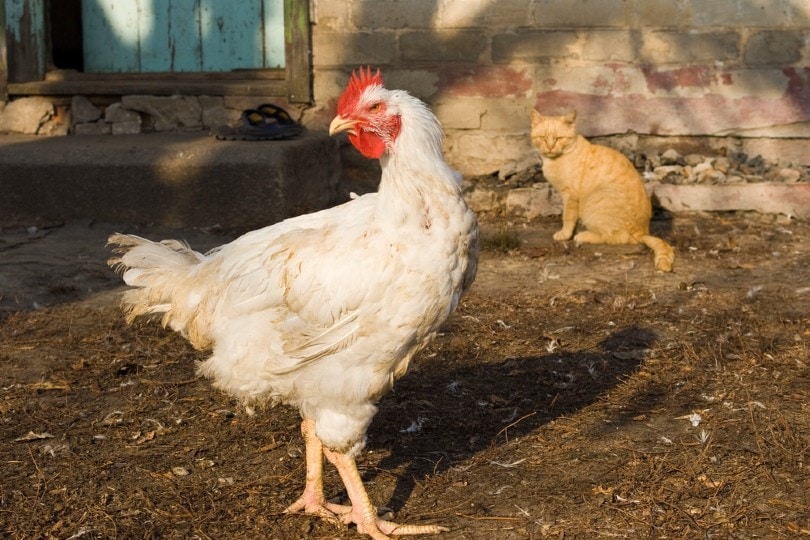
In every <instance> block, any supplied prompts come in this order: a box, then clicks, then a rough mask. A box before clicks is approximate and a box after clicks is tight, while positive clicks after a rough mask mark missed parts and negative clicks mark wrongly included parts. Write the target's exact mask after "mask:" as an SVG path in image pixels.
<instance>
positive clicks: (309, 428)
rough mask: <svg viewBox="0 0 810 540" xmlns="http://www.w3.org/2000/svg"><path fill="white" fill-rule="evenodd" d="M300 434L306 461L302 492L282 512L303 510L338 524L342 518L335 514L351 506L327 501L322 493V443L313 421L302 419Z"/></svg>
mask: <svg viewBox="0 0 810 540" xmlns="http://www.w3.org/2000/svg"><path fill="white" fill-rule="evenodd" d="M301 434H302V435H303V436H304V445H305V448H306V450H305V451H306V463H307V479H306V483H305V484H304V493H302V494H301V496H300V497H298V500H297V501H295V502H294V503H292V504H291V505H290V506H288V507H287V508H286V509H285V510H284V512H285V513H288V514H289V513H292V512H301V511H303V512H305V513H307V514H314V515H316V516H320V517H322V518H324V519H327V520H329V521H332V522H333V523H336V524H338V525H340V524H342V520H339V519H337V518H336V514H337V515H339V516H342V515H344V514H348V513H349V512H350V511H351V507H348V506H341V505H338V504H332V503H328V502H326V498H325V497H324V495H323V455H322V454H323V444H322V443H321V440H320V439H319V438H318V437H317V435H315V422H313V421H312V420H309V419H304V420H303V421H302V422H301Z"/></svg>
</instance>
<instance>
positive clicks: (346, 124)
mask: <svg viewBox="0 0 810 540" xmlns="http://www.w3.org/2000/svg"><path fill="white" fill-rule="evenodd" d="M355 125H357V120H352V119H350V118H343V117H342V116H340V115H338V116H336V117H335V118H334V119H333V120H332V123H331V124H329V135H334V134H335V133H340V132H341V131H348V132H349V133H351V134H352V135H353V134H354V126H355Z"/></svg>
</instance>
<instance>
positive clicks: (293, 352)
mask: <svg viewBox="0 0 810 540" xmlns="http://www.w3.org/2000/svg"><path fill="white" fill-rule="evenodd" d="M381 91H383V92H387V93H388V95H386V96H385V98H386V99H387V100H389V103H390V104H393V105H391V106H395V107H398V108H399V109H400V114H401V115H402V118H403V120H402V130H401V133H400V135H399V137H398V138H397V140H396V144H395V145H394V147H393V149H392V150H391V151H390V152H388V153H386V154H385V155H384V156H383V157H382V158H381V165H382V168H383V174H382V179H381V183H380V190H379V192H378V193H373V194H368V195H364V196H362V197H358V198H356V199H353V200H351V201H349V202H347V203H345V204H343V205H341V206H337V207H334V208H330V209H328V210H323V211H320V212H316V213H313V214H308V215H304V216H299V217H295V218H292V219H288V220H286V221H283V222H281V223H278V224H275V225H272V226H269V227H266V228H263V229H259V230H256V231H253V232H250V233H248V234H245V235H243V236H241V237H240V238H238V239H236V240H234V241H233V242H231V243H229V244H226V245H224V246H222V247H220V248H217V249H215V250H213V251H212V252H210V253H208V254H205V255H201V254H199V253H196V252H193V251H191V250H190V249H189V248H188V247H187V246H185V245H184V244H181V243H179V242H175V241H165V242H163V243H154V242H150V241H148V240H144V239H141V238H137V237H132V236H125V235H114V236H113V237H111V239H110V241H111V243H114V244H119V245H121V246H122V248H121V249H120V250H119V251H121V252H123V255H122V256H121V257H120V258H119V259H115V260H113V261H112V262H113V264H116V265H117V266H120V267H122V268H123V269H124V273H123V276H124V280H125V282H126V283H127V284H128V285H131V286H133V287H135V288H134V289H131V290H130V291H128V292H127V293H126V294H125V297H124V304H125V306H126V307H127V309H128V310H129V316H130V318H134V317H136V316H138V315H144V314H146V315H149V314H156V313H157V314H162V316H163V322H164V324H166V325H168V326H169V327H171V328H172V329H174V330H176V331H178V332H180V333H181V334H183V335H184V336H185V337H187V338H188V339H189V340H190V341H191V342H192V344H194V345H195V346H196V347H198V348H210V349H211V350H212V355H211V357H210V358H209V359H207V360H205V361H204V362H202V363H201V364H200V365H199V372H200V373H202V374H203V375H206V376H208V377H211V378H212V379H213V381H214V383H215V385H216V386H218V387H219V388H221V389H223V390H225V391H227V392H228V393H231V394H233V395H235V396H238V397H240V398H243V399H246V400H266V399H269V400H272V401H282V402H284V403H288V404H290V405H293V406H297V407H299V408H300V410H301V414H302V415H303V416H304V417H305V418H310V419H313V420H314V421H315V426H316V433H317V436H318V437H319V438H320V439H321V440H322V441H323V443H324V444H325V445H326V446H327V447H329V448H332V449H336V450H339V451H349V452H352V453H353V452H356V451H357V450H359V449H360V448H362V445H363V444H364V441H365V431H366V428H367V427H368V425H369V423H370V422H371V419H372V417H373V416H374V414H375V412H376V405H375V403H376V401H377V400H378V399H379V398H380V397H381V396H382V395H383V394H384V393H385V392H386V391H387V390H388V389H389V388H390V386H391V384H392V382H393V380H394V379H395V378H396V377H398V376H401V375H402V374H404V373H405V372H406V370H407V368H408V364H409V362H410V360H411V358H412V357H413V355H414V354H416V353H417V352H418V351H419V350H420V349H421V348H423V347H424V346H425V345H426V344H427V343H428V342H429V340H430V339H431V337H432V336H433V335H434V334H435V332H436V331H437V330H438V329H439V326H440V325H441V324H442V323H443V322H444V321H445V320H446V319H447V317H448V316H449V314H450V313H451V312H452V311H453V309H455V307H456V305H457V304H458V301H459V298H460V296H461V294H462V292H463V290H464V289H466V288H467V287H468V286H469V285H470V284H471V282H472V280H473V277H474V274H475V267H476V259H477V254H478V244H477V242H478V230H477V225H476V221H475V216H474V215H473V213H472V212H471V211H470V210H469V208H468V207H467V205H466V203H465V202H464V200H463V198H462V197H461V195H460V192H459V187H458V183H457V177H456V173H455V172H454V171H453V170H452V169H450V168H449V167H448V166H447V164H446V163H445V162H444V160H443V159H442V157H441V129H440V127H439V125H438V122H437V121H436V120H435V118H434V117H433V115H432V113H430V111H429V110H428V109H427V107H425V106H424V105H423V104H422V103H421V102H419V101H418V100H416V99H415V98H412V97H411V96H409V95H408V94H407V93H405V92H401V91H388V90H384V89H382V90H381Z"/></svg>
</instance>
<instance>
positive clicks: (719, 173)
mask: <svg viewBox="0 0 810 540" xmlns="http://www.w3.org/2000/svg"><path fill="white" fill-rule="evenodd" d="M634 163H635V165H636V167H637V168H638V169H640V170H641V171H644V173H643V175H644V178H645V180H648V181H650V180H652V181H658V182H663V183H666V184H742V183H750V182H787V183H794V182H807V181H810V168H808V167H800V166H796V165H793V164H791V163H773V162H768V161H766V160H765V159H763V158H762V156H759V155H757V156H754V157H749V156H748V155H746V154H745V153H742V152H730V153H728V154H727V155H725V156H717V157H707V156H703V155H700V154H689V155H686V156H682V155H680V154H679V153H678V152H677V151H675V150H673V149H669V150H667V151H666V152H664V153H663V154H661V155H651V156H647V155H638V156H635V158H634Z"/></svg>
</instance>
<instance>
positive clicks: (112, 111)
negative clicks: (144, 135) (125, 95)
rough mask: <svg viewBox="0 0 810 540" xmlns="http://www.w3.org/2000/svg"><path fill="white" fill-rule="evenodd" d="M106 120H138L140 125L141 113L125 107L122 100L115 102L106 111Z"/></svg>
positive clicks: (113, 121)
mask: <svg viewBox="0 0 810 540" xmlns="http://www.w3.org/2000/svg"><path fill="white" fill-rule="evenodd" d="M104 120H105V121H106V122H109V123H115V122H137V123H138V125H139V126H140V124H141V115H140V114H138V113H137V112H135V111H130V110H129V109H125V108H124V107H123V106H122V105H121V103H120V102H118V103H113V104H112V105H110V106H109V107H107V109H106V110H105V111H104Z"/></svg>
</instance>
